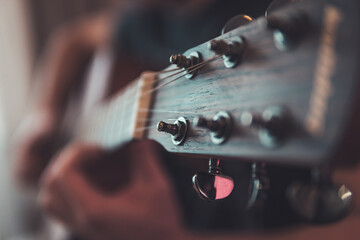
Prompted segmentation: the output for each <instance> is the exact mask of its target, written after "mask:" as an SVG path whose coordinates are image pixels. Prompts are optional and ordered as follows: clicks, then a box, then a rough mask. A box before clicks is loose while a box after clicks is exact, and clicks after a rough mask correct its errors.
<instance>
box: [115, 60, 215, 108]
mask: <svg viewBox="0 0 360 240" xmlns="http://www.w3.org/2000/svg"><path fill="white" fill-rule="evenodd" d="M219 57H221V56H215V57H213V58H210V59H208V60H206V61H204V62H202V63H200V64H196V65H194V66H197V67H195V68H193V69H191V70H190V71H188V72H187V73H186V74H183V75H180V76H179V77H177V78H175V79H173V80H171V81H169V82H167V83H164V84H161V85H159V86H157V87H154V88H152V89H150V90H148V92H145V93H141V94H140V96H138V95H137V94H135V95H134V97H133V98H130V99H129V101H127V104H126V105H123V106H122V107H123V108H126V107H129V106H131V104H133V103H134V102H136V100H137V99H139V98H141V97H144V96H146V95H148V94H150V93H153V92H155V91H157V90H159V89H161V88H163V87H165V86H166V85H168V84H170V83H173V82H175V81H176V80H179V79H181V78H182V77H184V76H186V75H187V74H190V73H192V72H194V71H196V70H198V69H200V68H202V67H204V66H205V65H207V64H209V63H210V62H212V61H214V60H216V59H218V58H219ZM189 69H190V68H189ZM186 70H187V69H185V70H181V72H184V71H186ZM170 77H171V76H168V77H165V78H163V79H161V80H165V79H167V78H170ZM115 97H116V96H115ZM115 101H116V99H115V100H114V101H113V102H110V103H109V104H110V105H109V107H110V108H111V105H113V103H114V102H115ZM114 105H116V104H114ZM139 110H140V109H139ZM141 111H154V112H155V111H157V109H151V108H142V109H141ZM159 111H162V109H159ZM168 112H170V113H175V112H173V111H168ZM176 113H185V112H179V111H178V112H176ZM186 113H190V112H186Z"/></svg>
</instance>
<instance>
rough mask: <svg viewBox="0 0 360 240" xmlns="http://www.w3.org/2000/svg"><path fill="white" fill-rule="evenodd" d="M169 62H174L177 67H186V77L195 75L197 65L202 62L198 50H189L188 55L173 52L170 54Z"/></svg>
mask: <svg viewBox="0 0 360 240" xmlns="http://www.w3.org/2000/svg"><path fill="white" fill-rule="evenodd" d="M169 61H170V63H171V64H175V65H176V66H177V67H178V68H183V69H186V72H187V74H186V75H185V77H186V78H188V79H190V78H192V77H194V76H195V74H196V72H197V68H196V67H197V66H198V64H199V63H201V62H202V56H201V54H200V53H199V52H191V53H190V54H189V56H188V57H186V56H184V55H182V54H173V55H171V56H170V60H169Z"/></svg>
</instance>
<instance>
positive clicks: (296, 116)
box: [80, 0, 360, 166]
mask: <svg viewBox="0 0 360 240" xmlns="http://www.w3.org/2000/svg"><path fill="white" fill-rule="evenodd" d="M299 11H301V12H303V13H305V14H306V16H307V18H308V20H309V25H308V26H307V31H306V33H304V34H301V35H300V36H299V37H298V43H297V45H296V46H295V47H294V48H292V49H290V50H288V51H280V50H278V49H277V48H276V47H275V45H274V40H273V30H272V29H269V28H268V27H267V20H266V19H265V18H261V19H258V20H256V21H254V22H253V23H251V24H248V25H246V26H243V27H240V28H238V29H236V30H234V31H232V32H230V33H227V34H225V35H223V36H220V37H219V38H218V39H223V40H226V41H227V40H231V39H233V38H235V37H238V36H242V37H244V38H245V41H246V45H247V46H246V50H245V53H244V55H243V57H242V61H241V63H240V64H239V65H237V66H236V67H235V68H232V69H228V68H225V66H224V64H223V61H222V59H217V60H214V61H212V62H210V63H209V64H208V65H206V66H205V67H203V68H201V69H200V70H199V71H198V73H197V74H196V76H195V77H194V78H193V79H191V80H189V79H187V78H184V77H182V78H180V79H178V80H176V81H175V82H172V83H170V84H168V85H166V86H164V87H161V88H159V89H157V90H156V91H153V92H152V93H151V94H152V99H153V100H152V101H153V104H152V106H151V108H150V109H149V110H148V111H149V114H147V116H148V119H142V120H141V121H146V125H145V128H144V129H143V130H147V132H146V135H145V136H146V137H147V138H151V139H155V140H156V141H158V142H159V143H161V144H162V145H163V146H164V147H165V148H166V149H167V150H168V151H170V152H175V153H182V154H189V155H197V156H219V157H221V158H225V159H237V160H243V159H248V160H253V161H262V162H271V163H282V164H288V165H302V166H318V165H321V164H323V163H324V162H325V161H329V160H331V158H332V157H333V156H335V152H337V154H338V153H339V152H341V149H344V146H343V145H344V143H345V144H346V142H345V140H348V136H349V135H348V133H349V132H352V129H355V128H352V127H351V126H349V125H348V124H350V123H351V124H352V125H354V124H355V122H354V121H355V120H354V119H355V118H356V116H355V113H357V110H358V106H357V105H356V104H357V103H356V99H358V96H359V79H360V78H359V70H358V66H359V64H358V60H359V59H358V58H359V53H360V50H359V46H360V45H359V42H360V41H359V29H360V28H359V3H358V1H355V0H353V1H340V0H333V1H308V2H307V1H304V2H300V3H298V4H294V5H290V7H289V8H285V9H282V10H280V11H279V12H277V13H276V14H278V16H279V17H285V18H286V16H291V15H292V14H294V13H296V12H299ZM331 11H332V12H333V13H334V12H336V14H337V17H338V23H337V24H335V25H331V24H330V23H329V21H330V20H331V19H330V20H329V19H328V18H327V14H329V12H330V13H331ZM330 15H331V14H330ZM329 24H330V25H329ZM329 26H330V27H329ZM331 27H332V28H333V30H329V29H327V28H331ZM331 31H332V32H333V36H330V38H331V39H330V40H331V41H332V42H331V43H332V45H331V44H330V45H331V47H333V48H326V47H325V48H324V39H328V37H329V36H328V35H329V32H331ZM328 40H329V39H328ZM328 40H327V41H328ZM330 45H329V46H330ZM324 49H325V50H324ZM329 49H330V50H331V51H333V57H334V59H330V60H331V61H333V65H327V67H329V66H332V67H331V69H327V70H326V71H325V72H327V73H329V82H330V85H331V87H330V90H329V89H328V90H329V92H328V93H329V94H328V98H326V99H325V100H324V101H323V103H322V104H323V105H324V106H323V110H324V109H325V110H324V111H323V114H324V116H323V122H322V127H323V131H321V132H318V133H317V134H315V133H314V132H311V131H309V128H308V127H306V126H307V125H306V122H307V119H308V118H309V112H311V111H312V110H311V109H312V108H313V102H314V101H313V100H311V99H313V95H314V91H315V88H316V81H317V80H316V79H318V77H316V76H317V74H318V72H319V69H321V68H322V67H324V66H323V65H326V64H323V62H326V61H329V59H327V58H324V56H323V54H324V53H323V52H324V51H325V52H326V51H330V50H329ZM193 51H198V52H200V53H201V54H202V56H203V58H204V60H207V59H210V58H212V57H214V53H213V52H211V51H209V50H208V48H207V43H204V44H202V45H200V46H198V47H195V48H193V49H190V50H188V51H186V52H185V55H188V54H189V53H191V52H193ZM327 53H328V52H327ZM326 56H331V54H330V55H329V53H328V55H326ZM322 58H323V59H322ZM330 63H331V62H330ZM325 67H326V66H325ZM172 68H173V66H170V67H169V68H168V69H172ZM172 73H173V72H171V73H163V74H160V75H159V76H158V77H157V79H162V78H164V77H166V76H169V75H170V74H172ZM180 75H181V74H180ZM176 77H178V76H174V77H171V78H168V79H166V80H164V81H160V82H158V86H160V85H161V84H163V83H166V82H170V81H172V80H173V79H175V78H176ZM134 86H136V85H134ZM131 89H132V91H133V93H130V94H129V93H126V90H123V91H121V92H119V93H118V95H117V96H115V97H114V99H113V100H112V101H110V103H107V104H104V105H102V106H99V109H100V110H96V111H95V110H94V113H93V115H95V116H85V117H83V118H82V119H83V121H81V122H80V125H81V126H83V127H82V130H81V132H82V133H83V134H84V133H86V132H88V131H90V130H89V129H88V128H87V126H88V124H87V123H86V122H89V121H90V120H89V119H92V120H94V119H101V118H105V119H107V117H106V116H105V115H106V114H108V113H111V114H110V115H111V116H112V117H111V121H109V120H106V121H100V120H99V121H98V123H97V124H96V125H97V127H96V129H97V131H98V135H96V134H95V135H93V136H92V137H90V138H87V137H86V135H87V134H85V135H84V136H83V139H90V140H92V141H96V142H98V143H103V144H104V145H106V146H110V147H113V146H116V145H119V144H122V143H123V142H125V141H128V140H130V139H131V138H132V136H133V135H131V132H133V131H136V129H133V127H134V125H135V124H134V123H133V121H139V119H134V118H133V117H132V116H134V115H136V114H135V113H134V112H131V111H130V112H129V110H125V109H126V108H128V109H136V104H137V102H138V101H140V97H136V96H137V94H144V93H143V92H141V91H140V92H139V88H136V87H135V88H134V87H133V88H131ZM323 90H324V88H319V89H317V91H323ZM315 95H316V94H315ZM124 96H131V97H132V98H131V99H128V97H124ZM123 101H127V102H128V104H130V106H127V104H121V102H123ZM114 102H118V103H119V105H116V104H114ZM111 106H112V107H111ZM114 106H115V107H114ZM134 106H135V107H134ZM271 106H282V107H284V108H285V109H286V110H287V111H288V113H289V116H290V119H291V121H290V123H291V124H290V125H291V130H290V131H289V132H288V133H289V137H288V138H287V139H285V141H284V142H283V143H282V144H280V145H279V146H277V147H275V148H269V147H265V146H264V145H262V144H261V143H260V141H259V139H258V131H257V130H254V129H250V128H246V127H243V126H242V125H241V124H240V116H241V114H242V113H243V112H244V111H255V112H259V113H261V112H263V111H264V110H265V109H266V108H268V107H271ZM101 109H103V110H101ZM104 109H105V110H104ZM124 111H125V112H126V114H125V115H124V114H123V113H120V112H124ZM132 111H133V110H132ZM136 111H139V108H137V110H136ZM219 111H227V112H229V113H230V114H231V116H232V118H233V121H234V124H233V128H232V131H231V136H230V137H229V139H228V140H227V141H226V142H225V143H223V144H221V145H216V144H213V143H212V142H211V140H210V135H209V132H208V131H205V130H203V129H200V128H196V127H194V126H193V119H194V118H195V117H197V116H205V117H209V118H212V117H213V116H214V115H215V114H216V113H217V112H219ZM105 112H106V114H105ZM102 115H104V116H102ZM116 116H121V118H116ZM178 117H184V118H186V119H187V120H188V121H189V131H188V133H187V136H186V139H185V141H184V143H183V144H181V145H179V146H176V145H174V144H173V142H172V141H171V137H170V135H168V134H166V133H163V132H158V131H157V129H156V125H157V123H158V122H159V121H161V120H163V121H166V122H173V121H174V119H177V118H178ZM124 121H125V122H124ZM90 125H91V124H90ZM92 128H94V127H92ZM123 128H126V130H124V129H123ZM356 129H358V130H357V131H359V128H358V127H357V128H356ZM122 132H126V136H125V135H123V136H121V133H122ZM109 134H110V135H111V136H113V138H108V137H106V136H108V135H109ZM353 134H357V133H355V131H354V132H353ZM355 136H356V135H355ZM102 139H103V140H102ZM353 145H356V144H353Z"/></svg>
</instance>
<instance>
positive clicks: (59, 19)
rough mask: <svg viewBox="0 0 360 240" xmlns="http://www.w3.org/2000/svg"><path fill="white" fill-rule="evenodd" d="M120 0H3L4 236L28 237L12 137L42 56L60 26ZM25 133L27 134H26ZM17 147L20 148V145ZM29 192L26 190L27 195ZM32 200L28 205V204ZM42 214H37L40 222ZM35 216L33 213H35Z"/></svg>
mask: <svg viewBox="0 0 360 240" xmlns="http://www.w3.org/2000/svg"><path fill="white" fill-rule="evenodd" d="M113 2H115V1H114V0H61V1H48V0H1V4H0V239H1V240H3V239H28V238H31V237H32V236H29V235H28V234H31V229H28V228H31V227H36V226H31V225H30V226H26V227H25V224H24V222H26V221H27V220H28V219H24V215H23V214H22V213H24V211H31V209H33V208H34V207H35V205H31V204H30V203H29V202H31V201H28V200H29V199H24V198H25V196H26V198H28V194H21V193H19V192H17V191H15V190H16V189H15V188H14V182H13V181H12V179H11V178H12V176H11V170H10V169H11V162H10V156H9V154H10V149H9V148H10V140H11V139H12V136H13V134H14V131H15V130H16V128H17V127H18V125H19V123H20V122H21V120H22V119H23V117H24V116H25V114H26V113H27V112H28V111H29V108H30V106H29V103H28V102H29V92H30V90H31V86H33V85H34V84H35V83H34V81H35V80H34V78H33V72H34V68H35V63H36V60H37V59H38V58H39V56H40V55H41V53H42V52H43V50H44V47H45V43H46V41H47V39H48V38H49V36H50V35H51V34H52V33H53V32H54V31H55V29H57V27H59V26H61V25H64V24H67V23H68V22H71V21H73V20H75V19H76V18H80V17H81V16H83V15H85V14H88V13H94V12H98V11H101V10H103V9H105V8H108V7H110V6H112V5H113ZM20 137H21V136H20ZM15 151H16V149H15ZM23 195H24V196H23ZM25 203H26V204H30V206H26V204H25ZM35 220H36V219H34V223H35V222H36V221H35ZM30 222H31V219H30Z"/></svg>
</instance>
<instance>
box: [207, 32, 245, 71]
mask: <svg viewBox="0 0 360 240" xmlns="http://www.w3.org/2000/svg"><path fill="white" fill-rule="evenodd" d="M245 47H246V44H245V39H244V38H243V37H233V38H232V40H226V41H225V40H221V39H220V40H211V41H210V42H209V44H208V48H209V50H211V51H213V52H214V53H215V54H217V55H221V56H222V57H223V59H224V65H225V67H227V68H233V67H235V66H236V65H237V64H238V63H239V62H240V60H241V58H242V55H243V53H244V51H245Z"/></svg>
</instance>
